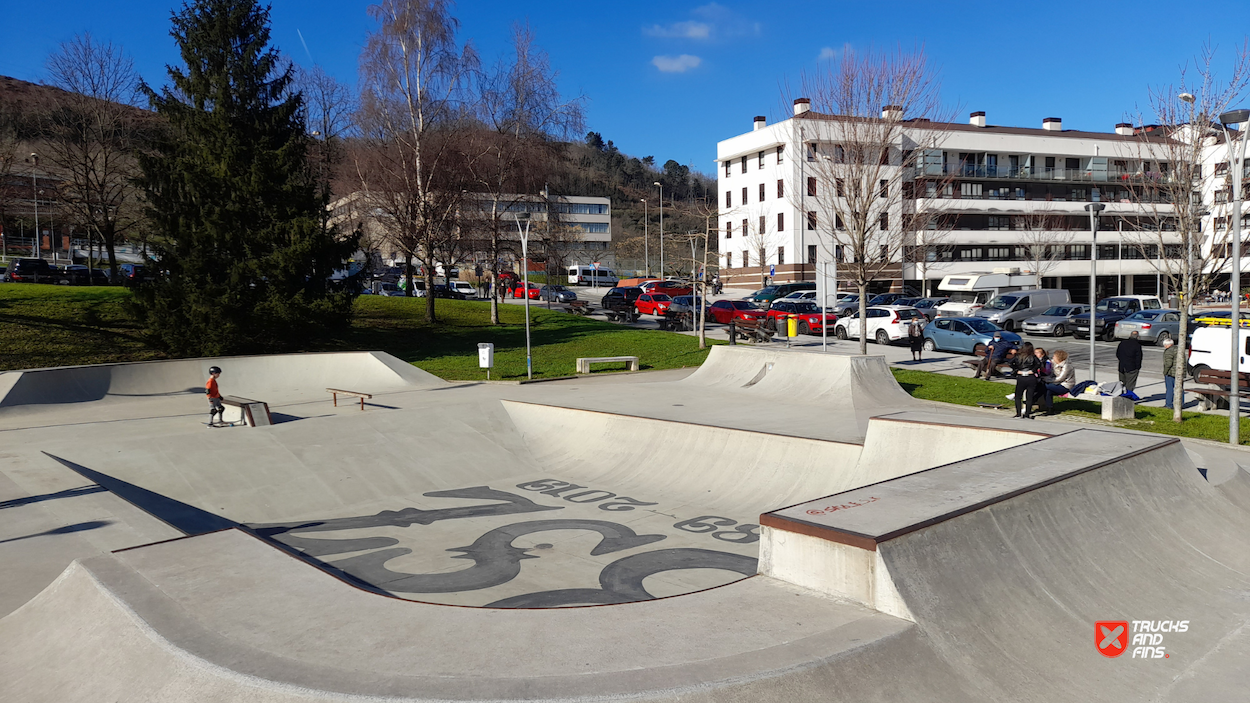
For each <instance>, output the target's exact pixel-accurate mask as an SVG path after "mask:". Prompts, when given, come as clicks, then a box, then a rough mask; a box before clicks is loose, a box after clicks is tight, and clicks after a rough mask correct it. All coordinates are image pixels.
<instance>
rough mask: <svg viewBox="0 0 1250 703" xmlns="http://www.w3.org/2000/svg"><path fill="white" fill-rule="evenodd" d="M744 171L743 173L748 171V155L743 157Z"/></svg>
mask: <svg viewBox="0 0 1250 703" xmlns="http://www.w3.org/2000/svg"><path fill="white" fill-rule="evenodd" d="M742 172H743V173H746V172H747V157H745V156H744V157H742Z"/></svg>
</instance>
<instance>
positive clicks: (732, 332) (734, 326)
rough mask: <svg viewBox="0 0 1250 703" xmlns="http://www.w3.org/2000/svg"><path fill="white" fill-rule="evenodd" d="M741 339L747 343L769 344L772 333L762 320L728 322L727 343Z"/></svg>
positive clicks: (771, 339)
mask: <svg viewBox="0 0 1250 703" xmlns="http://www.w3.org/2000/svg"><path fill="white" fill-rule="evenodd" d="M738 339H742V340H745V341H747V342H752V343H754V342H771V341H773V333H772V332H771V331H769V329H768V328H767V327H766V326H765V325H764V322H763V321H762V320H747V319H742V318H738V319H731V320H730V321H729V342H730V344H732V343H734V342H735V341H736V340H738Z"/></svg>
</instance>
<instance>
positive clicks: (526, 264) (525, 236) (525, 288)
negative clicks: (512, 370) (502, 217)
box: [516, 212, 534, 379]
mask: <svg viewBox="0 0 1250 703" xmlns="http://www.w3.org/2000/svg"><path fill="white" fill-rule="evenodd" d="M522 220H524V221H525V229H524V230H522V229H521V221H522ZM516 231H517V234H519V235H521V278H522V281H523V284H522V286H521V291H522V294H523V295H524V296H525V377H526V378H527V379H533V378H534V358H533V356H532V355H531V353H530V255H529V244H530V214H529V213H528V212H518V213H517V214H516Z"/></svg>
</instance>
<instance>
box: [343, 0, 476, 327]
mask: <svg viewBox="0 0 1250 703" xmlns="http://www.w3.org/2000/svg"><path fill="white" fill-rule="evenodd" d="M369 15H370V16H371V17H372V18H373V19H374V20H375V21H377V22H378V24H379V26H378V28H377V29H376V30H375V31H374V32H372V33H371V34H370V35H369V37H368V39H367V40H366V43H365V48H364V50H363V51H362V52H361V55H360V72H361V83H362V91H361V99H360V109H359V110H358V111H357V123H358V124H359V125H360V128H361V132H362V134H363V140H364V142H365V143H366V144H367V148H366V149H363V150H361V152H360V154H361V156H360V158H359V159H358V160H357V162H356V164H355V167H356V169H355V170H356V175H357V178H358V179H359V182H360V186H361V190H362V192H363V196H362V197H363V200H364V202H365V206H366V207H367V208H369V209H370V210H371V211H372V212H376V214H377V217H378V219H379V220H380V221H381V222H380V224H381V226H382V229H383V231H384V232H385V233H386V234H387V236H388V239H389V241H390V242H391V243H392V245H393V246H394V247H395V248H396V249H398V250H399V251H401V252H402V253H403V254H404V257H405V263H406V266H405V269H406V270H405V274H404V275H405V280H406V282H407V284H408V285H407V292H408V293H409V295H411V293H412V290H413V285H412V275H413V260H414V259H416V260H419V261H420V262H421V263H422V264H423V268H424V278H425V285H426V290H427V291H428V294H427V295H426V301H425V317H426V320H427V321H428V322H433V321H434V319H435V313H434V296H433V295H432V293H433V288H434V276H435V270H436V267H437V265H438V264H439V263H440V262H439V261H438V256H439V253H440V252H441V251H443V250H444V247H443V246H441V245H442V242H441V241H440V239H441V238H445V237H447V236H449V235H450V234H451V233H453V232H454V231H455V227H454V224H455V220H456V217H457V212H458V211H459V209H460V204H461V202H462V200H463V197H462V196H463V193H464V190H463V188H462V187H461V186H462V185H464V184H463V182H462V180H461V179H459V178H458V176H459V173H458V170H457V169H453V168H451V166H452V165H453V164H454V163H455V162H456V161H457V160H458V158H459V157H458V153H459V152H458V151H457V149H459V148H460V147H461V146H462V144H461V141H460V137H461V135H462V134H463V131H464V124H465V119H464V117H465V108H464V103H463V99H462V96H463V91H464V89H465V87H466V85H465V84H466V80H467V78H468V77H469V75H470V74H471V73H472V72H473V71H474V70H475V69H476V67H477V56H476V54H475V52H474V50H473V48H472V46H470V45H468V44H466V45H464V46H463V47H461V46H459V45H457V43H456V36H455V35H456V31H457V29H458V28H459V22H458V21H457V20H456V19H455V18H454V17H452V16H451V14H450V2H448V0H383V1H382V2H381V3H379V4H376V5H371V6H370V7H369Z"/></svg>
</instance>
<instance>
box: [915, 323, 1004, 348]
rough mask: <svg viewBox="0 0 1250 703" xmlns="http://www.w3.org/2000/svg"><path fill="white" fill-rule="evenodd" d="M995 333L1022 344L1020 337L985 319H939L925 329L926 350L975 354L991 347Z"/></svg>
mask: <svg viewBox="0 0 1250 703" xmlns="http://www.w3.org/2000/svg"><path fill="white" fill-rule="evenodd" d="M995 332H1001V333H1002V335H1003V339H1004V340H1006V341H1008V342H1015V343H1017V344H1019V343H1020V335H1018V334H1016V333H1015V332H1007V331H1005V330H1003V328H1001V327H999V326H998V325H996V324H994V323H993V322H990V321H989V320H987V319H985V318H983V317H939V318H938V319H936V320H934V321H933V322H930V323H929V324H928V326H926V327H925V328H924V348H925V350H926V351H954V352H964V353H966V354H975V353H976V352H978V351H980V350H983V349H985V348H986V347H987V346H989V344H990V342H992V341H993V340H994V333H995Z"/></svg>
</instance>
